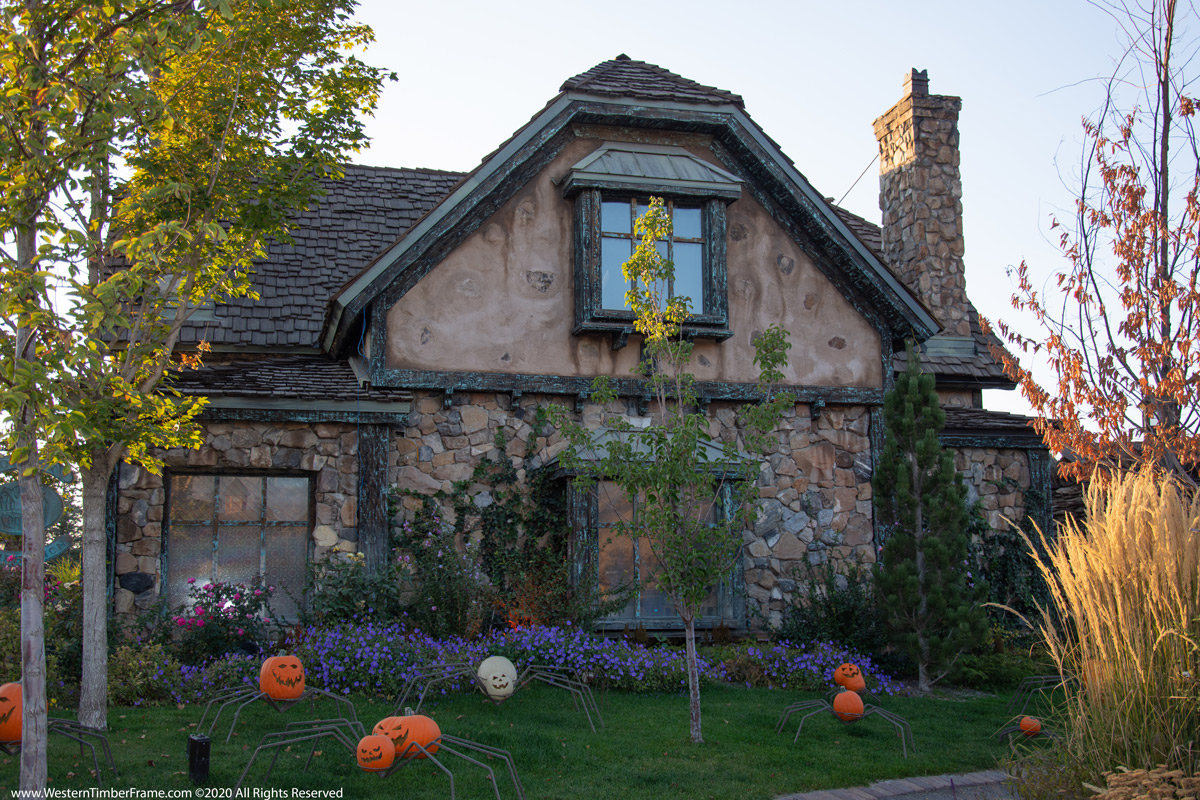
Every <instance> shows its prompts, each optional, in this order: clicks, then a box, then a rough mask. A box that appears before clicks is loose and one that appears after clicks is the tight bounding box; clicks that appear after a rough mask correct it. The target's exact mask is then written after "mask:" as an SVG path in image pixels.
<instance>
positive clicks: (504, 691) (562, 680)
mask: <svg viewBox="0 0 1200 800" xmlns="http://www.w3.org/2000/svg"><path fill="white" fill-rule="evenodd" d="M461 678H470V679H471V680H473V681H474V682H475V686H476V687H477V688H478V689H479V691H481V692H483V694H484V696H486V697H487V699H488V700H490V701H491V702H493V703H495V704H496V705H499V704H500V703H503V702H504V701H505V700H507V699H508V698H510V697H512V696H513V695H514V694H516V692H517V691H518V690H520V689H522V688H524V687H525V686H527V685H528V684H529V683H530V682H532V681H540V682H542V683H545V684H548V685H550V686H555V687H557V688H559V689H565V690H566V691H568V692H570V693H571V700H572V702H573V703H574V705H575V709H576V710H580V709H582V710H583V713H584V716H585V717H586V718H587V722H588V725H589V726H590V727H591V729H592V733H595V732H596V723H597V722H598V723H599V724H600V727H601V728H603V727H604V718H603V717H601V716H600V707H599V706H598V705H596V698H595V697H593V696H592V690H591V689H590V688H588V685H587V684H586V683H584V682H582V681H581V680H579V678H578V676H577V675H575V674H574V673H573V672H572V671H571V670H569V669H567V668H566V667H547V666H541V665H539V664H529V665H528V666H526V667H525V670H524V671H523V672H521V673H520V674H519V675H518V673H517V668H516V667H515V666H513V663H512V662H511V661H509V660H508V659H507V658H505V657H504V656H490V657H488V658H485V659H484V660H483V661H482V662H480V664H479V666H478V667H477V668H475V669H472V668H471V666H470V665H469V664H466V663H464V662H450V663H447V664H439V665H438V666H435V667H427V668H425V669H422V670H418V671H417V672H416V673H415V674H414V675H413V676H412V677H411V678H409V679H408V681H407V682H406V683H405V684H404V691H403V692H402V693H401V695H400V699H399V700H398V701H397V702H396V708H397V709H400V708H404V706H405V702H406V701H407V700H408V699H409V696H410V695H412V694H413V693H414V692H415V691H416V688H417V684H419V683H423V686H422V688H421V690H420V693H419V694H417V695H416V701H417V705H416V710H417V711H420V710H421V704H422V703H423V702H425V695H426V694H428V693H429V689H430V687H432V686H433V685H434V684H437V683H446V682H448V681H455V680H459V679H461ZM593 714H594V715H595V721H593V719H592V715H593Z"/></svg>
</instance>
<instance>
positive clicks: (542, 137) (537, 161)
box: [322, 94, 937, 362]
mask: <svg viewBox="0 0 1200 800" xmlns="http://www.w3.org/2000/svg"><path fill="white" fill-rule="evenodd" d="M573 124H600V125H616V126H631V127H639V128H648V129H659V130H677V131H688V132H696V133H703V134H707V135H711V136H713V137H714V152H717V150H718V147H717V145H721V144H723V146H724V147H725V148H726V149H727V151H726V155H727V159H726V164H725V166H726V167H727V168H728V167H736V168H735V169H730V171H731V172H733V173H734V174H736V175H738V176H739V177H743V178H744V176H746V175H750V176H752V177H754V178H755V179H756V180H757V181H760V182H762V183H763V185H764V186H765V187H766V190H767V191H766V192H765V193H764V191H763V190H761V189H758V190H756V196H766V195H767V194H770V195H772V196H776V197H779V198H780V199H781V203H780V204H779V211H778V212H776V213H782V214H783V216H785V217H786V216H795V217H797V218H801V219H803V231H804V232H805V233H807V234H808V236H810V237H812V238H814V239H816V240H819V242H820V244H819V246H816V245H814V246H813V247H812V248H811V249H812V252H814V253H818V254H819V255H820V258H819V259H818V262H820V261H821V260H824V261H826V262H828V263H827V264H826V266H825V267H824V268H825V269H829V270H830V273H833V274H836V272H837V270H836V269H834V267H841V268H842V269H845V270H846V271H848V272H851V273H856V274H855V276H854V278H855V280H853V281H851V282H850V283H849V284H848V285H858V286H861V287H862V289H861V293H862V294H863V296H864V301H865V303H864V305H866V306H870V305H871V304H872V302H873V303H874V304H877V306H878V311H877V314H876V315H875V316H877V317H881V318H882V319H884V320H886V321H887V323H888V327H889V329H890V330H891V331H892V334H893V336H894V337H901V336H904V335H908V334H909V333H914V334H915V335H916V337H917V338H918V339H924V338H928V337H929V336H930V335H932V334H933V333H934V332H935V331H936V329H937V323H936V322H935V321H934V320H933V318H932V317H931V316H930V315H929V313H928V312H927V311H925V310H924V309H923V308H921V306H920V304H919V303H917V302H916V300H915V299H914V298H913V296H912V294H911V293H910V292H909V291H908V290H907V289H905V288H904V287H903V285H902V284H900V283H899V281H898V280H897V279H896V278H895V276H893V275H892V274H891V273H890V272H889V271H888V270H887V269H886V268H885V267H884V266H883V265H882V264H881V263H880V261H879V260H878V258H877V257H876V256H875V255H874V254H872V253H871V252H870V251H869V250H868V249H867V248H866V247H865V246H864V245H863V244H862V243H861V242H860V241H859V240H858V238H857V237H856V236H855V235H854V234H853V233H852V232H851V231H850V229H849V228H848V227H847V226H846V225H845V223H843V222H842V221H841V220H840V219H838V218H837V215H836V214H835V213H834V212H833V211H832V209H831V208H829V206H828V204H827V203H826V202H825V201H824V200H822V199H821V198H820V196H819V194H818V193H817V192H816V190H814V189H813V188H812V187H811V186H809V185H808V183H807V181H806V180H805V179H804V178H803V176H801V175H800V174H799V173H798V172H796V171H795V169H794V167H792V166H791V164H790V163H788V162H787V160H786V158H785V157H784V156H783V155H782V154H781V153H780V152H779V151H778V148H777V147H775V146H774V145H772V144H771V142H770V140H769V139H767V137H766V135H765V134H764V133H763V132H762V131H761V130H759V129H758V128H757V126H756V125H755V124H754V123H753V122H752V121H751V120H750V118H749V117H747V116H746V115H745V114H744V113H743V112H741V111H740V110H739V109H737V108H736V107H734V106H732V105H730V106H714V107H704V108H698V107H696V106H689V105H686V104H680V103H655V102H633V101H624V102H622V101H599V100H597V99H596V98H590V97H587V96H585V95H576V94H571V95H564V96H561V97H560V98H558V99H556V100H555V101H553V102H552V103H551V104H550V105H549V106H548V107H547V108H546V110H545V111H543V112H542V113H541V114H539V115H538V116H537V117H535V118H534V119H533V120H531V121H530V123H529V124H528V125H527V126H526V127H525V128H524V129H522V131H520V132H519V134H518V135H517V136H515V137H514V138H513V139H512V140H510V141H509V142H508V143H506V144H505V145H504V146H502V148H501V150H500V151H499V152H497V154H496V155H495V156H493V157H492V158H491V159H489V160H488V161H487V162H485V164H484V165H482V166H481V167H480V169H479V170H478V171H477V172H476V173H475V174H473V175H472V176H469V177H468V179H467V180H466V181H465V182H464V184H463V185H461V186H460V187H459V188H458V189H456V190H455V191H454V192H453V193H452V194H451V196H450V197H448V198H447V199H446V200H444V201H443V202H442V203H441V204H439V205H438V206H437V207H436V208H435V209H434V210H433V211H432V212H430V214H429V215H428V216H427V217H426V219H424V220H422V221H421V223H419V224H418V225H417V226H415V227H414V228H413V229H412V230H411V231H410V232H409V233H408V234H407V235H406V236H405V237H404V238H403V239H401V241H400V242H398V243H397V244H396V245H394V246H393V247H392V248H389V250H388V251H386V252H385V253H384V254H382V255H381V256H380V257H379V258H378V259H376V260H375V261H374V262H372V264H371V265H369V266H368V267H367V269H366V270H364V271H363V273H362V275H361V276H360V277H359V278H357V279H355V280H354V281H352V282H351V283H350V284H348V285H347V287H346V289H345V290H344V291H343V292H342V293H340V294H339V295H338V296H337V297H335V298H334V300H333V301H332V304H331V311H330V316H329V321H328V323H327V326H326V333H325V335H324V336H323V339H322V341H323V342H324V344H325V347H326V350H327V351H328V352H334V353H337V352H340V350H342V349H343V348H344V347H345V345H346V343H347V339H348V337H349V335H350V332H351V329H352V328H353V325H354V324H355V320H356V319H357V318H358V316H359V315H360V314H362V313H363V312H364V311H366V309H367V307H368V305H371V304H375V305H379V304H382V305H384V306H390V305H392V304H393V303H394V302H395V301H396V300H397V299H398V298H399V297H401V296H403V294H404V293H405V292H407V291H408V290H409V289H410V288H411V287H412V286H413V285H415V284H416V282H417V281H418V280H420V279H421V277H423V276H424V275H425V274H427V273H428V271H429V270H430V269H432V267H433V266H434V265H435V264H436V263H438V262H439V261H440V260H441V259H442V258H444V256H445V254H447V253H449V252H450V251H451V250H452V249H453V248H454V247H456V246H457V245H458V244H460V243H461V242H462V241H463V240H464V239H465V238H466V237H467V236H469V235H470V234H471V233H473V232H474V231H475V230H477V229H478V228H479V227H480V226H481V225H482V224H483V223H484V222H485V221H486V220H487V219H488V218H490V217H491V215H492V214H493V213H495V211H496V210H498V209H499V208H500V206H501V205H503V203H504V202H507V200H508V199H510V198H511V197H512V196H513V195H515V193H516V192H517V191H518V190H519V189H520V188H521V187H523V186H524V185H526V183H527V182H528V181H529V180H530V179H531V178H532V177H533V176H534V175H536V174H537V173H538V172H539V171H540V170H541V169H542V168H543V167H544V166H545V165H546V164H548V163H549V162H550V160H551V159H553V158H554V156H556V155H557V154H558V152H560V151H561V149H562V147H563V146H565V144H566V142H567V141H569V140H570V139H571V137H572V136H573V133H572V132H571V130H570V127H569V126H571V125H573ZM742 162H745V165H744V166H742ZM792 229H793V230H794V231H799V230H800V228H798V227H797V226H796V225H794V224H793V225H792ZM794 238H795V236H794ZM799 238H801V239H804V238H805V237H803V236H801V237H799ZM857 273H862V274H857ZM842 285H847V284H842ZM372 356H373V360H375V361H377V362H378V361H379V360H380V359H382V358H383V357H384V356H383V353H380V352H377V351H376V350H375V349H374V348H373V350H372Z"/></svg>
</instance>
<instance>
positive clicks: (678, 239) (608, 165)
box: [562, 143, 741, 339]
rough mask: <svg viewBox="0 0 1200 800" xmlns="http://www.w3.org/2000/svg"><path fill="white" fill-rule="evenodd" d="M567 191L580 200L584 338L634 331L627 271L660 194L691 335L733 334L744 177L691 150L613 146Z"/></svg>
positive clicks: (671, 291) (578, 255)
mask: <svg viewBox="0 0 1200 800" xmlns="http://www.w3.org/2000/svg"><path fill="white" fill-rule="evenodd" d="M562 183H563V193H564V194H565V195H567V196H569V197H570V196H574V197H575V286H576V290H575V333H584V332H593V333H600V332H610V333H614V334H618V335H623V334H628V333H630V332H632V330H633V313H632V312H631V311H630V310H629V308H628V307H627V306H626V304H625V292H626V291H627V290H628V289H629V285H628V282H627V281H626V280H625V277H624V275H623V274H622V271H621V266H622V265H623V264H624V263H625V262H626V261H628V260H629V257H630V255H631V254H632V252H633V247H634V245H635V244H636V242H635V241H634V234H633V225H634V220H636V219H637V217H638V216H640V215H641V214H644V213H645V211H646V208H647V206H648V205H649V201H650V197H651V196H658V197H663V198H664V199H665V200H666V201H667V209H668V211H669V212H670V214H671V217H672V222H673V224H674V232H673V233H672V235H671V237H670V239H669V240H668V241H665V242H660V243H659V247H660V248H661V249H662V252H663V255H664V256H665V257H667V258H669V259H671V261H673V262H674V264H675V278H674V280H673V282H672V285H671V286H669V287H667V289H668V291H667V292H666V294H668V295H670V296H675V295H686V296H687V297H689V298H690V299H691V310H692V313H691V315H690V316H689V317H688V319H687V322H686V323H685V324H684V333H685V334H686V335H688V336H693V337H707V338H714V339H724V338H728V337H729V336H731V335H732V331H730V330H729V327H728V325H729V319H728V305H729V302H728V290H727V285H726V273H725V206H726V205H727V204H728V203H729V202H731V201H733V200H736V199H737V198H738V197H739V196H740V195H741V184H740V182H739V181H738V179H737V178H736V177H735V176H733V175H731V174H730V173H728V172H726V171H724V170H722V169H720V168H719V167H716V166H714V165H712V164H710V163H708V162H707V161H704V160H703V159H701V158H699V157H698V156H695V155H693V154H691V153H690V152H688V151H687V150H684V149H683V148H681V147H668V146H659V145H645V144H626V143H607V144H605V145H603V146H602V147H600V148H599V149H597V150H596V151H595V152H593V153H591V154H590V155H588V156H587V157H585V158H584V159H583V160H582V161H580V162H579V163H577V164H576V165H575V166H574V167H572V168H571V170H570V171H569V172H568V173H567V175H566V176H565V177H564V179H563V181H562Z"/></svg>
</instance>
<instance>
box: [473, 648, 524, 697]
mask: <svg viewBox="0 0 1200 800" xmlns="http://www.w3.org/2000/svg"><path fill="white" fill-rule="evenodd" d="M475 674H476V675H478V676H479V681H480V683H482V684H483V690H484V691H485V692H487V696H488V697H490V698H491V699H493V700H496V701H497V702H498V701H500V700H505V699H507V698H509V697H511V696H512V693H513V692H515V691H516V690H517V668H516V667H514V666H513V663H512V662H511V661H509V660H508V659H507V658H505V657H504V656H488V657H487V658H485V659H484V660H483V663H481V664H480V665H479V670H478V671H477V672H476V673H475Z"/></svg>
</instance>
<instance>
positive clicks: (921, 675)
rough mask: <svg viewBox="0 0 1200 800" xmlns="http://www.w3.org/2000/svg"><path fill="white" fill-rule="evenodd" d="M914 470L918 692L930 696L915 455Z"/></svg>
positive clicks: (921, 514)
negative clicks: (917, 597) (917, 598)
mask: <svg viewBox="0 0 1200 800" xmlns="http://www.w3.org/2000/svg"><path fill="white" fill-rule="evenodd" d="M909 463H910V466H911V468H912V490H913V497H914V498H916V501H917V508H916V517H915V519H916V524H915V525H914V526H913V544H914V545H915V550H916V553H915V555H916V558H915V559H914V561H915V563H916V568H917V595H918V596H919V597H920V599H919V600H918V601H917V615H916V616H917V625H916V628H917V631H916V633H917V652H918V656H917V691H919V692H920V693H921V694H928V693H929V691H930V690H931V689H932V688H933V686H932V685H931V684H930V682H929V662H930V660H931V659H930V656H929V637H928V636H926V634H925V625H926V621H927V619H928V617H929V586H928V585H927V577H926V570H925V509H924V508H922V507H921V500H922V498H923V497H924V496H925V494H924V492H925V487H924V481H922V480H921V478H922V475H921V467H920V464H919V463H918V459H917V457H916V456H915V455H914V456H912V457H911V461H910V462H909Z"/></svg>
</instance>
